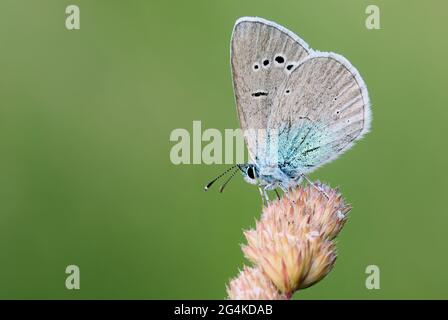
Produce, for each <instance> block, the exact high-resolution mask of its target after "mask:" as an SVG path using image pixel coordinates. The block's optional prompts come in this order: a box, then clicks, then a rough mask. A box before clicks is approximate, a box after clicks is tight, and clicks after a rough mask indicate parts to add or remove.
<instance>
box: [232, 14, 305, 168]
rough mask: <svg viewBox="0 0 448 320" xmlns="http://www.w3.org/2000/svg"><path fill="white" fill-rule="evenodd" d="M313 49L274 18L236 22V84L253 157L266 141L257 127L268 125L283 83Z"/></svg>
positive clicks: (242, 123) (234, 35) (234, 70)
mask: <svg viewBox="0 0 448 320" xmlns="http://www.w3.org/2000/svg"><path fill="white" fill-rule="evenodd" d="M310 52H311V49H309V47H308V45H307V44H306V43H305V42H304V41H303V40H302V39H300V38H299V37H298V36H297V35H295V34H294V33H292V32H291V31H289V30H287V29H285V28H283V27H282V26H280V25H277V24H276V23H274V22H270V21H267V20H264V19H261V18H249V17H245V18H241V19H239V20H237V22H236V23H235V27H234V29H233V34H232V41H231V66H232V75H233V86H234V92H235V99H236V105H237V110H238V117H239V120H240V124H241V128H242V129H243V132H244V135H245V139H246V144H247V148H248V151H249V154H250V156H251V158H252V159H253V160H254V159H255V155H256V154H257V153H258V154H259V153H260V150H259V149H260V145H259V144H258V142H260V144H265V143H266V140H265V139H260V138H259V135H257V134H254V130H257V129H265V130H266V129H267V124H268V123H267V122H268V118H269V115H270V114H271V112H272V109H273V108H276V107H277V104H278V98H279V93H280V92H279V91H278V89H279V87H280V85H281V84H283V83H284V82H285V81H286V79H287V78H288V76H289V73H290V72H289V71H290V70H291V69H292V68H293V67H295V66H296V65H298V63H299V61H301V60H303V59H304V58H306V57H307V56H308V55H309V53H310ZM287 68H289V70H288V69H287Z"/></svg>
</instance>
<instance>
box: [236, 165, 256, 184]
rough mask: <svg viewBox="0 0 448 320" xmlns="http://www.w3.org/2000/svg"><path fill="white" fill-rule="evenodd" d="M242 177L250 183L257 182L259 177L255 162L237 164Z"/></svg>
mask: <svg viewBox="0 0 448 320" xmlns="http://www.w3.org/2000/svg"><path fill="white" fill-rule="evenodd" d="M239 169H240V170H241V173H242V175H243V178H244V180H245V181H246V182H248V183H250V184H258V182H259V181H258V179H259V177H260V174H259V170H258V168H257V166H256V165H255V164H252V163H248V164H243V165H240V166H239Z"/></svg>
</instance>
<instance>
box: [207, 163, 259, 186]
mask: <svg viewBox="0 0 448 320" xmlns="http://www.w3.org/2000/svg"><path fill="white" fill-rule="evenodd" d="M238 171H241V173H242V174H243V178H244V180H246V181H247V182H248V183H250V184H258V182H259V177H260V175H259V170H258V168H257V166H256V165H255V164H252V163H246V164H237V165H234V166H233V167H230V168H229V169H227V170H226V171H224V172H223V173H222V174H220V175H219V176H217V177H216V178H215V179H213V180H212V181H210V182H209V183H208V184H207V185H206V186H205V188H204V190H205V191H207V190H208V189H209V188H210V187H211V186H212V185H213V184H214V183H215V182H216V181H217V180H219V179H220V178H222V177H223V176H225V175H226V174H228V173H230V172H231V174H230V176H229V177H228V179H227V180H226V181H225V182H224V184H223V185H222V186H221V188H220V189H219V191H220V192H223V191H224V188H225V187H226V185H227V184H228V183H229V182H230V180H232V178H233V177H234V176H235V174H236V173H237V172H238Z"/></svg>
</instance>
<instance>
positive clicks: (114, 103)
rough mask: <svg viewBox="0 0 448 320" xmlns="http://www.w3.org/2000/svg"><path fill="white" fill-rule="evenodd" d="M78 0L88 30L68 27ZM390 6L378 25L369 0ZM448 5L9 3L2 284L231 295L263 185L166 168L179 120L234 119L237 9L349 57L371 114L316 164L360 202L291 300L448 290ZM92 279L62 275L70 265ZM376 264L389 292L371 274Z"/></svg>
mask: <svg viewBox="0 0 448 320" xmlns="http://www.w3.org/2000/svg"><path fill="white" fill-rule="evenodd" d="M69 4H77V5H78V6H79V7H80V10H81V29H80V30H77V31H68V30H67V29H66V28H65V19H66V14H65V8H66V6H67V5H69ZM369 4H375V5H377V6H379V8H380V10H381V30H367V29H366V27H365V24H364V23H365V19H366V17H367V15H366V14H365V8H366V6H367V5H369ZM447 10H448V3H447V2H446V1H442V0H440V1H436V0H433V1H417V0H411V1H409V0H406V1H404V0H402V1H398V0H395V1H390V0H375V1H361V0H339V1H323V0H318V1H316V0H301V1H299V0H288V1H266V0H254V1H239V0H232V1H230V0H226V1H224V0H221V1H210V0H203V1H196V0H195V1H181V0H177V1H174V0H173V1H143V0H129V1H118V0H116V1H112V0H107V1H106V0H96V1H92V0H89V1H87V0H73V1H65V0H64V1H60V0H52V1H50V0H40V1H31V0H29V1H23V0H2V1H1V2H0V39H1V40H0V99H1V100H0V101H1V102H0V298H62V299H72V298H145V299H164V298H174V299H197V298H202V299H220V298H223V297H225V284H226V283H227V282H228V280H229V279H230V278H231V277H233V276H235V275H236V274H237V271H238V269H239V268H241V267H242V266H243V264H244V263H245V260H244V258H243V254H242V252H241V251H240V248H239V244H240V243H242V242H243V241H244V239H243V235H242V230H243V229H246V228H249V227H251V226H253V225H254V220H255V218H256V217H258V216H259V214H260V198H259V194H258V190H257V189H256V188H255V187H254V186H250V185H248V184H246V183H245V182H243V181H242V179H241V178H240V177H238V178H237V179H235V181H233V182H232V184H231V185H229V188H228V190H226V192H225V193H224V194H219V193H218V192H217V189H214V190H211V191H210V192H209V193H204V191H203V186H204V184H205V183H206V182H208V180H209V179H210V178H212V177H214V176H215V175H216V174H218V173H220V172H221V170H222V169H224V168H226V167H227V166H225V165H211V166H207V165H180V166H175V165H173V164H171V162H170V158H169V152H170V149H171V147H172V146H173V145H174V143H172V142H170V141H169V136H170V133H171V131H172V130H173V129H175V128H186V129H188V130H189V131H190V130H191V128H192V121H193V120H201V121H202V126H203V129H206V128H217V129H220V130H224V129H225V128H237V127H238V126H239V125H238V121H237V116H236V110H235V103H234V97H233V91H232V82H231V74H230V68H229V41H230V35H231V31H232V27H233V24H234V22H235V20H236V19H237V18H238V17H240V16H246V15H249V16H261V17H264V18H267V19H270V20H273V21H276V22H278V23H280V24H282V25H284V26H286V27H287V28H289V29H291V30H292V31H294V32H296V33H297V34H299V35H300V36H301V37H303V38H304V39H305V40H306V41H307V42H308V43H309V44H310V46H312V47H313V48H315V49H319V50H322V51H334V52H337V53H340V54H342V55H344V56H345V57H347V58H348V59H349V60H350V61H351V62H352V63H353V64H354V65H355V66H356V67H357V68H358V69H359V71H360V73H361V74H362V76H363V78H364V80H365V81H366V83H367V85H368V89H369V92H370V96H371V100H372V104H373V119H374V121H373V128H372V132H371V133H370V134H369V135H367V137H366V138H365V139H364V140H363V141H361V142H360V143H358V144H357V145H356V146H355V147H354V148H353V149H352V150H350V151H349V152H347V153H346V154H345V155H344V156H342V157H341V158H339V159H338V160H337V161H335V162H333V163H331V164H328V165H326V166H325V167H323V168H321V169H319V170H318V171H317V172H315V173H314V174H313V175H312V178H313V179H321V180H323V181H326V182H328V183H330V184H331V185H332V186H340V187H341V190H342V192H343V194H344V195H345V197H346V198H347V200H348V201H349V202H351V203H352V204H353V207H354V209H353V210H352V212H351V217H350V219H349V222H348V223H347V225H346V227H345V228H344V230H343V231H342V234H341V236H340V237H339V238H338V250H339V258H338V261H337V263H336V266H335V269H334V270H333V271H332V272H331V273H330V275H329V276H328V277H327V278H326V279H325V280H323V281H322V282H320V283H319V284H317V285H316V286H314V287H312V288H309V289H306V290H304V291H302V292H299V293H298V294H297V295H296V296H295V297H296V298H297V299H309V298H323V299H346V298H354V299H358V298H363V299H364V298H365V299H380V298H385V299H389V298H398V299H402V298H424V299H426V298H428V299H429V298H437V299H439V298H448V272H447V270H448V257H447V240H446V232H447V226H448V211H447V204H446V197H447V192H448V182H447V178H448V175H447V173H446V171H447V170H446V164H447V162H448V151H447V148H446V145H447V142H446V136H447V135H446V132H445V130H446V127H447V123H448V92H447V89H446V86H447V79H446V75H447V74H448V62H447V61H446V59H445V57H446V56H448V40H447V37H446V30H447V27H448V22H447V20H446V12H447ZM69 264H76V265H78V266H79V267H80V270H81V290H77V291H69V290H67V289H66V288H65V278H66V276H67V275H66V274H65V268H66V266H67V265H69ZM371 264H374V265H378V266H379V267H380V270H381V289H380V290H367V289H366V288H365V284H364V283H365V279H366V274H365V268H366V267H367V266H368V265H371Z"/></svg>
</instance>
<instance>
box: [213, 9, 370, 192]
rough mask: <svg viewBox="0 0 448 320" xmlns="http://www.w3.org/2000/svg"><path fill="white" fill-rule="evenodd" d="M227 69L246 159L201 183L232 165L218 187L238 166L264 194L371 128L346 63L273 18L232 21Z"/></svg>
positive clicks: (293, 182)
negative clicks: (270, 19)
mask: <svg viewBox="0 0 448 320" xmlns="http://www.w3.org/2000/svg"><path fill="white" fill-rule="evenodd" d="M231 69H232V77H233V87H234V93H235V100H236V105H237V112H238V118H239V121H240V124H241V128H242V130H243V132H244V138H245V142H246V146H247V149H248V153H249V156H250V161H249V162H248V163H245V164H237V165H235V166H233V167H231V168H229V169H228V170H226V171H225V172H224V173H223V174H221V175H219V176H218V177H216V178H215V179H213V180H212V181H211V182H210V183H209V184H208V185H207V186H206V188H205V189H206V190H207V189H208V188H209V187H210V186H211V185H212V184H213V183H214V182H215V181H217V180H218V179H219V178H221V177H222V176H224V175H225V174H227V173H229V172H231V171H233V172H232V174H231V176H230V177H229V178H228V179H227V180H226V181H225V183H224V184H223V186H222V187H221V191H223V190H224V187H225V186H226V185H227V183H228V182H229V181H230V180H231V179H232V178H233V176H234V175H235V173H236V172H238V171H241V172H242V174H243V177H244V179H245V180H246V181H247V182H249V183H251V184H256V185H258V187H259V189H260V193H261V195H262V197H264V199H266V201H267V200H268V199H269V198H268V195H267V190H276V188H280V189H282V190H283V191H284V192H288V190H289V189H290V188H294V187H295V186H297V185H298V184H300V183H301V182H302V181H304V180H306V181H307V182H308V183H311V184H312V182H311V181H310V180H309V179H308V178H307V174H309V173H310V172H312V171H314V170H315V169H316V168H318V167H320V166H322V165H324V164H326V163H328V162H330V161H332V160H334V159H335V158H337V157H338V156H339V155H341V154H342V153H344V152H345V151H346V150H348V149H349V148H351V147H352V146H353V144H354V143H355V141H357V140H359V139H360V138H361V137H362V136H363V135H364V134H366V133H367V132H368V130H369V128H370V123H371V109H370V102H369V96H368V92H367V87H366V85H365V84H364V81H363V79H362V78H361V76H360V74H359V72H358V71H357V70H356V69H355V68H354V67H353V66H352V65H351V63H350V62H349V61H348V60H347V59H345V58H344V57H342V56H341V55H338V54H336V53H332V52H319V51H316V50H313V49H311V48H310V47H309V46H308V44H307V43H306V42H305V41H304V40H303V39H301V38H300V37H299V36H297V35H296V34H294V33H293V32H291V31H289V30H288V29H286V28H284V27H282V26H280V25H278V24H276V23H274V22H272V21H268V20H265V19H262V18H258V17H243V18H240V19H238V20H237V21H236V23H235V26H234V29H233V33H232V40H231ZM313 185H314V184H313ZM277 195H278V193H277Z"/></svg>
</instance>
